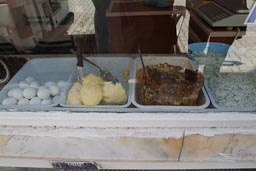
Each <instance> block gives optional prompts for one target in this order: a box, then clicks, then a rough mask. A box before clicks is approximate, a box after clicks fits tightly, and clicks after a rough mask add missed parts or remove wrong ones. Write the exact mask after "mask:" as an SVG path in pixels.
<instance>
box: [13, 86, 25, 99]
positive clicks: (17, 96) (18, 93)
mask: <svg viewBox="0 0 256 171" xmlns="http://www.w3.org/2000/svg"><path fill="white" fill-rule="evenodd" d="M12 97H13V98H15V99H17V100H19V99H21V98H23V90H22V89H19V88H17V89H15V90H13V92H12Z"/></svg>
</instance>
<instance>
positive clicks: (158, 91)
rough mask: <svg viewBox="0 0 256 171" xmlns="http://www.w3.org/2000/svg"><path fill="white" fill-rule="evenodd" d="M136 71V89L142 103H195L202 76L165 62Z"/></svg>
mask: <svg viewBox="0 0 256 171" xmlns="http://www.w3.org/2000/svg"><path fill="white" fill-rule="evenodd" d="M145 69H146V73H147V76H146V77H145V75H144V74H143V69H139V70H138V73H137V81H138V82H137V86H136V88H137V90H136V92H137V93H138V94H139V95H140V96H141V97H140V98H139V99H140V100H139V101H140V103H141V104H143V105H196V104H197V99H198V95H199V91H200V90H201V88H202V87H203V85H204V76H203V75H202V74H201V73H198V72H197V71H193V70H190V69H185V68H183V67H180V66H173V65H169V64H167V63H164V64H158V65H150V66H147V67H145Z"/></svg>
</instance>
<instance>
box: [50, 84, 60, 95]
mask: <svg viewBox="0 0 256 171" xmlns="http://www.w3.org/2000/svg"><path fill="white" fill-rule="evenodd" d="M49 90H50V92H51V95H52V96H56V95H58V94H59V93H60V88H59V87H58V86H56V85H52V86H49Z"/></svg>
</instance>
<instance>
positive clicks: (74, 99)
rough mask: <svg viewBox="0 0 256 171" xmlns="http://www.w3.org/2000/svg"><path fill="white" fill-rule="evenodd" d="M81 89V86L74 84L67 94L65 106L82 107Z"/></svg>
mask: <svg viewBox="0 0 256 171" xmlns="http://www.w3.org/2000/svg"><path fill="white" fill-rule="evenodd" d="M81 89H82V84H80V83H74V84H73V86H72V87H71V89H70V90H69V92H68V97H67V102H66V103H67V104H69V105H83V103H82V101H81V95H80V91H81Z"/></svg>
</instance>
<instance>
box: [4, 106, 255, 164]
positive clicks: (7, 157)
mask: <svg viewBox="0 0 256 171" xmlns="http://www.w3.org/2000/svg"><path fill="white" fill-rule="evenodd" d="M55 160H57V161H95V162H96V163H97V164H99V165H100V166H101V168H103V169H118V168H125V169H134V168H136V169H149V168H150V169H152V168H155V169H167V168H241V167H244V168H249V167H256V162H255V161H256V115H255V112H251V113H250V112H243V113H238V112H237V113H235V112H233V113H227V112H219V113H215V112H212V113H92V112H88V113H82V112H81V113H74V112H64V111H63V112H61V111H59V112H57V111H54V112H3V111H2V112H0V166H12V167H13V166H16V167H44V168H45V167H47V168H50V167H51V164H50V161H55Z"/></svg>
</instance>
